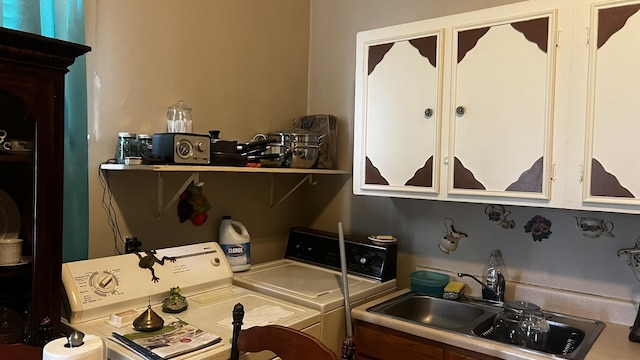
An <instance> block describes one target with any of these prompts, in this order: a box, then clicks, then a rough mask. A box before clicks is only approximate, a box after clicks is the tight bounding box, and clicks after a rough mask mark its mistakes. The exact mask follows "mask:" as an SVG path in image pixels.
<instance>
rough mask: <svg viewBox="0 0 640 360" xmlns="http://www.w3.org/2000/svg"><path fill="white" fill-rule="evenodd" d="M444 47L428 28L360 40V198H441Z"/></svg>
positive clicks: (404, 28) (393, 30)
mask: <svg viewBox="0 0 640 360" xmlns="http://www.w3.org/2000/svg"><path fill="white" fill-rule="evenodd" d="M407 34H410V35H407ZM441 42H442V30H440V29H436V30H428V29H427V30H425V29H424V28H423V23H412V24H405V25H400V26H395V27H390V28H384V29H377V30H371V31H366V32H362V33H359V34H358V37H357V66H356V67H357V69H356V110H355V131H354V133H355V134H356V135H355V140H354V145H355V146H354V193H356V194H371V195H383V196H389V195H392V194H395V195H396V196H400V197H413V196H415V195H416V194H418V196H421V195H422V196H424V195H425V194H426V195H427V196H428V194H432V195H433V196H435V195H436V194H437V192H438V181H439V165H440V161H439V154H440V151H439V149H440V136H439V134H440V123H441V121H440V119H441V111H440V110H441V105H440V104H441V91H440V88H441V82H442V72H441V62H442V59H441V53H442V44H441Z"/></svg>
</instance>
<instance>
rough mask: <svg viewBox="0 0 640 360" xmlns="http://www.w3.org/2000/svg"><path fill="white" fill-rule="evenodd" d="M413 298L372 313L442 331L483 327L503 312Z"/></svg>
mask: <svg viewBox="0 0 640 360" xmlns="http://www.w3.org/2000/svg"><path fill="white" fill-rule="evenodd" d="M411 294H412V295H411V296H405V297H401V298H396V299H394V300H392V301H388V302H386V303H383V304H380V305H378V306H375V307H372V308H370V309H368V310H369V311H373V312H377V313H379V314H382V315H387V316H391V317H394V318H397V319H402V320H407V321H410V322H413V323H417V324H421V325H429V326H433V327H437V328H442V329H463V328H469V324H475V323H479V321H478V320H479V319H482V320H487V319H488V320H492V319H493V316H495V315H496V314H497V313H499V312H501V309H484V308H482V307H479V306H474V305H471V304H468V303H464V302H458V301H451V300H444V299H440V298H434V297H430V296H424V295H417V294H413V293H411ZM492 321H493V320H492Z"/></svg>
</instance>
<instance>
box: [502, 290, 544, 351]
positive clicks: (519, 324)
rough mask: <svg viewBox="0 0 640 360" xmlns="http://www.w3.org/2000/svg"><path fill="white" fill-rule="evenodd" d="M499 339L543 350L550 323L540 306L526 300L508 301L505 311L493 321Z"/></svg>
mask: <svg viewBox="0 0 640 360" xmlns="http://www.w3.org/2000/svg"><path fill="white" fill-rule="evenodd" d="M493 328H494V333H495V337H496V339H497V340H499V341H502V342H504V343H508V344H516V345H522V346H525V347H529V348H533V349H538V350H543V349H544V348H545V347H546V345H547V336H548V333H549V324H548V323H547V321H546V320H545V318H544V313H543V312H542V309H541V308H540V306H538V305H536V304H533V303H530V302H526V301H518V300H514V301H507V302H505V303H504V311H503V312H502V313H500V314H498V315H497V316H496V317H495V319H494V321H493Z"/></svg>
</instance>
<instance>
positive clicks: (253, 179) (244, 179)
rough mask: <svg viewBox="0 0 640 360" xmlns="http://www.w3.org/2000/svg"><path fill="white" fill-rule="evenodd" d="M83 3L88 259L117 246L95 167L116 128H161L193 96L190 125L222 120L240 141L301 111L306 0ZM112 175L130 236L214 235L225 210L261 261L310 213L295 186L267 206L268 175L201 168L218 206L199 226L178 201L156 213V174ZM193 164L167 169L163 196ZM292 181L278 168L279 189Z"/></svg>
mask: <svg viewBox="0 0 640 360" xmlns="http://www.w3.org/2000/svg"><path fill="white" fill-rule="evenodd" d="M85 10H86V27H87V44H88V45H90V46H91V47H92V49H93V50H92V51H91V53H89V55H88V57H87V68H88V79H89V85H88V89H89V127H88V128H89V134H88V135H89V168H90V180H89V181H90V184H89V188H90V199H89V201H90V208H89V212H90V224H89V225H90V238H89V252H90V253H89V255H90V257H92V258H93V257H100V256H106V255H112V254H114V240H113V234H112V230H111V228H110V226H109V225H108V218H107V215H106V212H105V210H104V209H103V204H102V201H103V188H102V186H101V184H100V181H99V179H98V170H97V169H98V166H99V164H100V163H101V162H103V161H106V160H107V159H109V158H112V157H113V156H114V149H115V142H116V137H117V133H118V132H120V131H127V132H135V133H157V132H163V131H166V122H165V116H166V111H167V107H168V106H170V105H171V104H173V103H174V102H175V101H176V100H177V99H184V101H185V102H186V103H187V104H188V105H190V106H192V107H193V117H194V132H197V133H204V134H207V131H208V130H210V129H220V130H222V133H221V137H222V138H225V139H236V140H239V141H248V140H250V139H251V138H252V137H253V136H254V135H255V134H257V133H259V132H266V131H272V130H277V129H282V128H285V127H288V126H289V124H290V121H291V119H292V118H294V117H296V116H299V115H304V114H306V108H307V74H308V71H307V67H308V43H309V1H308V0H307V1H305V0H271V1H252V0H216V1H210V0H162V1H157V0H134V1H131V0H89V1H87V2H86V9H85ZM108 175H109V180H110V183H111V185H112V186H111V188H112V190H113V193H114V198H113V201H112V204H113V205H114V207H115V209H116V210H117V223H118V225H119V227H120V231H121V232H122V234H123V235H127V234H134V235H137V236H138V238H139V239H140V240H141V241H142V242H143V245H144V247H145V248H159V247H165V246H172V245H181V244H185V243H194V242H201V241H207V240H217V231H218V225H219V222H220V217H221V216H222V215H223V214H230V215H232V216H233V217H234V218H235V219H236V220H239V221H241V222H243V223H244V224H245V225H246V226H247V228H248V229H249V231H250V234H251V235H252V237H253V238H254V239H256V241H254V242H252V244H254V248H253V253H254V257H255V259H256V260H257V261H260V260H265V259H268V258H273V257H277V256H280V255H281V250H282V246H283V241H282V238H283V234H286V231H287V230H288V227H289V226H291V223H293V224H306V223H308V222H309V221H310V220H308V219H307V218H308V217H309V215H308V213H302V212H299V211H292V210H291V209H296V208H298V204H299V203H300V201H301V199H302V198H301V197H300V195H299V194H297V193H296V194H294V196H293V197H292V198H290V199H287V201H285V202H284V203H283V204H282V205H280V206H278V207H277V208H276V209H273V210H271V209H269V200H270V198H269V191H270V180H271V179H270V177H269V176H268V175H254V174H251V175H244V176H242V175H232V174H222V175H212V174H202V176H201V180H203V181H204V182H205V195H206V196H207V197H208V198H209V200H210V201H211V202H212V205H213V208H212V209H211V210H210V211H209V219H208V220H207V222H206V223H205V224H204V225H202V226H200V227H196V226H194V225H192V224H191V223H190V222H187V223H184V224H180V223H179V222H178V219H177V216H176V213H175V211H176V210H175V206H174V207H172V208H171V209H170V210H169V213H168V214H167V215H165V216H164V217H163V218H162V219H160V220H156V218H155V211H156V202H157V200H156V199H157V196H156V175H155V174H147V173H142V172H127V173H122V172H110V173H109V174H108ZM188 175H189V174H167V175H166V176H165V178H166V184H165V199H168V198H169V197H171V196H172V195H173V193H175V192H176V191H177V189H178V187H179V186H180V185H181V184H182V182H184V181H185V179H186V178H187V176H188ZM298 180H299V179H298V178H297V177H295V176H279V177H276V178H275V183H276V189H275V191H276V195H279V194H282V193H286V192H287V191H288V186H290V185H291V184H292V183H296V182H297V181H298ZM172 191H173V192H172ZM165 201H166V200H165ZM311 211H313V210H311Z"/></svg>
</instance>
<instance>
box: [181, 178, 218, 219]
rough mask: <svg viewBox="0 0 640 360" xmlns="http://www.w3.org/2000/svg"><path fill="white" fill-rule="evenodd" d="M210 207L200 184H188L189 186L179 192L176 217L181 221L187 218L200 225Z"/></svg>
mask: <svg viewBox="0 0 640 360" xmlns="http://www.w3.org/2000/svg"><path fill="white" fill-rule="evenodd" d="M210 208H211V204H210V203H209V200H207V198H206V197H205V196H204V195H203V194H202V186H197V185H189V187H188V188H187V189H186V190H185V191H184V192H183V193H182V194H180V202H179V203H178V217H179V218H180V222H181V223H183V222H185V221H187V220H191V222H192V223H193V224H194V225H196V226H199V225H202V224H204V222H205V221H207V211H209V209H210Z"/></svg>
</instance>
